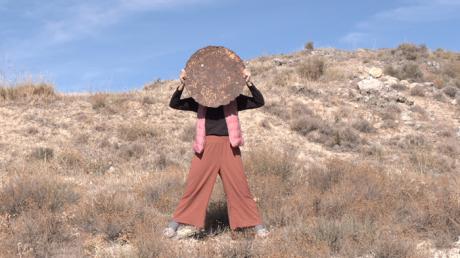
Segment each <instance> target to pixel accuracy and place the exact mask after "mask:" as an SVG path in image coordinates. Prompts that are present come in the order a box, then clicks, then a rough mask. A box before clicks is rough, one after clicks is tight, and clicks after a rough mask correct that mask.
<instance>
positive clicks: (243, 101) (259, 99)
mask: <svg viewBox="0 0 460 258" xmlns="http://www.w3.org/2000/svg"><path fill="white" fill-rule="evenodd" d="M244 73H245V78H246V85H247V86H248V88H249V90H250V91H251V95H252V97H249V96H246V95H243V94H240V95H239V96H238V97H237V98H236V102H237V104H238V110H239V111H240V110H245V109H253V108H259V107H262V106H263V105H264V104H265V101H264V97H263V95H262V93H261V92H260V91H259V90H258V89H257V88H256V86H255V85H254V83H252V82H251V80H250V77H251V74H250V73H249V71H248V70H246V69H245V72H244Z"/></svg>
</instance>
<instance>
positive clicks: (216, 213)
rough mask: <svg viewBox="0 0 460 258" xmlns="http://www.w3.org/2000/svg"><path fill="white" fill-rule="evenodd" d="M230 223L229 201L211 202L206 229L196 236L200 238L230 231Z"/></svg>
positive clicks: (207, 213)
mask: <svg viewBox="0 0 460 258" xmlns="http://www.w3.org/2000/svg"><path fill="white" fill-rule="evenodd" d="M229 229H230V224H229V220H228V212H227V202H226V201H225V200H220V201H213V202H211V203H209V206H208V209H207V212H206V220H205V226H204V230H203V231H202V232H201V233H200V234H199V235H197V236H196V238H198V239H205V238H207V237H214V236H217V235H220V234H222V233H224V232H225V231H228V230H229Z"/></svg>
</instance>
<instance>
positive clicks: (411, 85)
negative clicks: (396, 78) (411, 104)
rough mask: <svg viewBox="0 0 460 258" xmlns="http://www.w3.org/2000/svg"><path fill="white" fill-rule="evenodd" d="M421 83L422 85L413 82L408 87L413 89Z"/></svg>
mask: <svg viewBox="0 0 460 258" xmlns="http://www.w3.org/2000/svg"><path fill="white" fill-rule="evenodd" d="M419 85H420V84H419V83H416V82H413V83H411V84H409V85H408V87H409V88H410V89H412V88H414V87H417V86H419Z"/></svg>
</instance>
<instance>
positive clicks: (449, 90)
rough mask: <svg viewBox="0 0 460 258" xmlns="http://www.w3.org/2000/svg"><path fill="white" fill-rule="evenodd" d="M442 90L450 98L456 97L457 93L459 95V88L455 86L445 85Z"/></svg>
mask: <svg viewBox="0 0 460 258" xmlns="http://www.w3.org/2000/svg"><path fill="white" fill-rule="evenodd" d="M442 91H443V92H444V94H446V95H447V96H449V97H450V98H455V95H457V91H458V90H457V88H455V87H453V86H447V87H444V88H443V89H442Z"/></svg>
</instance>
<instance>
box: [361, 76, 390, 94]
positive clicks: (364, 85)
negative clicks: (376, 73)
mask: <svg viewBox="0 0 460 258" xmlns="http://www.w3.org/2000/svg"><path fill="white" fill-rule="evenodd" d="M383 86H384V83H383V82H381V81H380V80H377V79H374V78H369V79H365V80H362V81H360V82H358V88H359V90H360V91H361V92H363V91H364V92H371V91H379V90H381V89H382V88H383Z"/></svg>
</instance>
